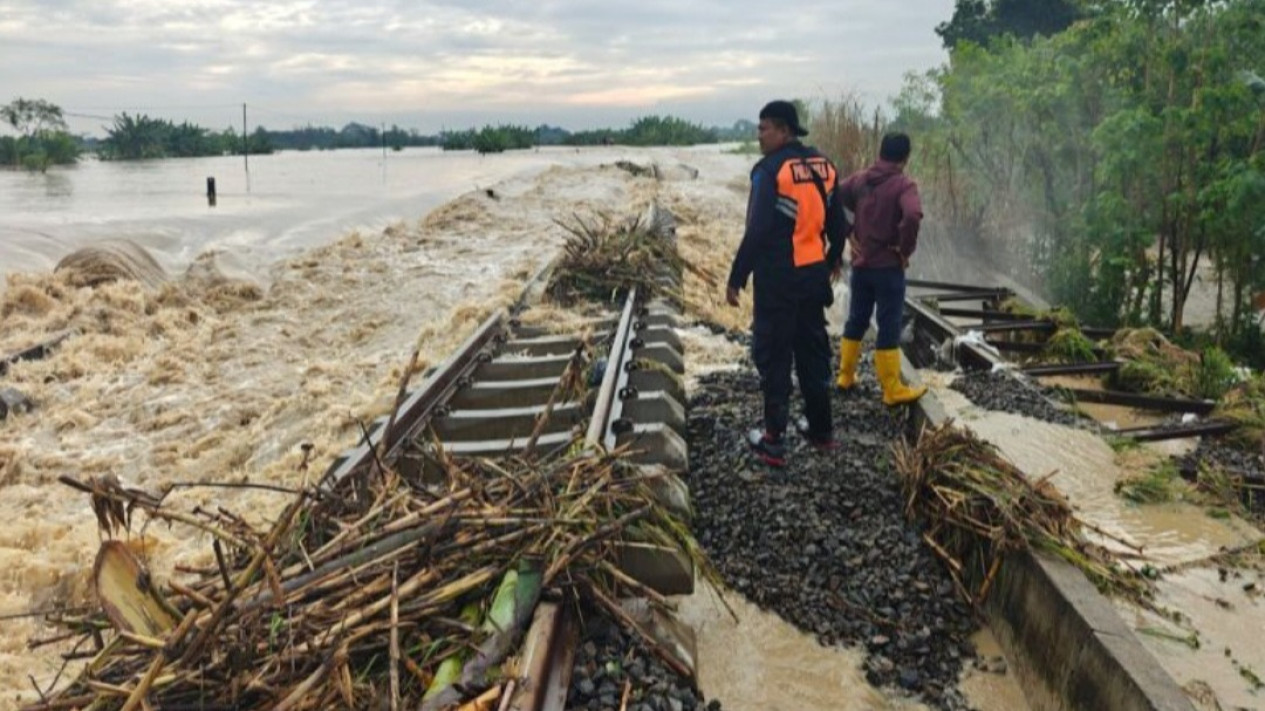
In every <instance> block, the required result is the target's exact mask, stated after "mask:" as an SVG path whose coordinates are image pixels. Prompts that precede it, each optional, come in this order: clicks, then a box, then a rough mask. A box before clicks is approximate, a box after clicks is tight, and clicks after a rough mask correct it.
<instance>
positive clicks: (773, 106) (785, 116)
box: [760, 101, 808, 136]
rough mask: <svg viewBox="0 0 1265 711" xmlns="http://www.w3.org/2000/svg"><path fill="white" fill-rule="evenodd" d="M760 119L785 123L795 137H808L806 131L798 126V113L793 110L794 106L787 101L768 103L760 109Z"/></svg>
mask: <svg viewBox="0 0 1265 711" xmlns="http://www.w3.org/2000/svg"><path fill="white" fill-rule="evenodd" d="M760 118H762V119H777V120H779V121H781V122H782V123H785V124H786V127H787V128H789V129H791V133H794V134H795V135H796V136H807V135H808V131H807V130H805V129H804V127H803V126H801V125H799V112H798V111H796V110H795V104H792V103H791V102H789V101H770V102H769V103H767V104H765V105H764V108H762V109H760Z"/></svg>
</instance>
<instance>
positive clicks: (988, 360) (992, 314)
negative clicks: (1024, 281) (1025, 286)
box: [905, 280, 1234, 441]
mask: <svg viewBox="0 0 1265 711" xmlns="http://www.w3.org/2000/svg"><path fill="white" fill-rule="evenodd" d="M909 283H910V286H911V287H913V291H914V292H915V293H913V294H911V295H910V296H908V297H907V298H906V299H905V317H906V319H907V321H908V322H909V325H910V331H911V332H912V339H911V341H912V342H911V345H910V347H909V348H907V349H906V350H907V351H908V352H909V354H910V358H911V360H913V362H914V364H915V365H917V366H920V367H928V366H933V365H936V364H937V363H938V364H941V365H950V366H953V367H961V368H964V369H966V370H974V371H980V370H983V371H991V372H1004V373H1006V374H1008V375H1010V376H1013V377H1016V378H1020V379H1022V376H1028V377H1029V378H1032V379H1034V380H1035V379H1038V378H1043V377H1052V376H1084V375H1093V374H1098V373H1112V372H1115V371H1118V370H1119V369H1120V368H1121V365H1122V364H1121V363H1120V362H1118V361H1115V360H1110V359H1108V358H1107V357H1106V356H1107V354H1106V353H1105V352H1104V351H1103V350H1102V349H1099V348H1094V349H1093V353H1094V355H1095V356H1096V357H1097V358H1098V359H1099V360H1098V361H1097V362H1090V363H1074V364H1056V365H1029V366H1025V365H1024V364H1022V363H1019V362H1016V361H1015V360H1014V359H1013V358H1012V357H1010V356H1009V355H1008V354H1020V355H1023V354H1028V355H1036V354H1040V353H1043V352H1044V351H1045V349H1046V344H1045V339H1046V338H1047V337H1048V336H1049V335H1050V334H1052V333H1053V332H1055V331H1056V330H1058V324H1056V323H1055V322H1054V321H1052V320H1049V319H1033V318H1031V317H1028V316H1016V315H1015V314H1012V313H1008V312H1003V311H1001V310H1000V308H999V305H1000V302H1001V301H1005V300H1007V299H1011V300H1013V299H1016V298H1017V297H1016V296H1015V295H1014V293H1013V292H1011V291H1009V290H1007V289H1003V288H986V287H979V286H975V285H965V284H963V285H954V284H948V283H945V282H922V281H918V280H910V282H909ZM932 287H934V288H935V289H937V292H936V293H934V294H925V293H917V292H918V289H919V288H932ZM946 295H948V296H951V297H953V298H951V299H949V300H950V301H962V300H979V301H981V305H982V306H983V308H981V309H958V308H941V307H940V305H939V304H940V302H943V301H945V298H944V297H945V296H946ZM1029 308H1030V307H1029ZM980 319H983V321H982V322H980ZM1017 319H1018V320H1017ZM1081 331H1082V333H1084V334H1085V335H1086V336H1089V337H1094V338H1110V337H1112V336H1114V335H1115V334H1116V333H1117V332H1116V331H1115V330H1113V329H1102V328H1083V329H1081ZM1002 333H1007V334H1013V333H1035V334H1040V340H1039V341H1037V342H1031V341H1015V340H1010V339H999V338H998V337H997V336H998V334H1002ZM946 361H947V362H946ZM1052 391H1053V392H1056V393H1060V394H1061V395H1062V396H1063V397H1064V398H1066V399H1069V400H1071V401H1072V402H1074V403H1094V404H1105V405H1118V406H1122V407H1129V408H1133V409H1135V410H1138V411H1142V412H1147V413H1156V414H1158V415H1164V414H1169V413H1190V414H1191V415H1197V416H1201V417H1203V416H1207V415H1209V414H1211V413H1212V411H1213V408H1214V405H1215V403H1213V402H1210V401H1205V400H1192V399H1189V398H1175V397H1160V396H1150V395H1139V394H1136V393H1129V392H1121V391H1115V390H1109V389H1105V388H1082V387H1071V386H1067V385H1061V384H1060V385H1055V386H1054V387H1053V388H1052ZM1051 405H1055V403H1054V401H1053V400H1051ZM1055 406H1057V405H1055ZM1233 428H1234V424H1233V423H1232V422H1228V421H1225V420H1217V419H1214V420H1195V421H1190V422H1181V423H1175V424H1166V425H1163V426H1147V427H1126V428H1121V429H1118V430H1117V431H1116V432H1115V434H1117V435H1118V436H1122V437H1127V438H1133V439H1136V440H1138V441H1160V440H1168V439H1183V438H1196V437H1202V436H1206V435H1208V434H1209V433H1214V434H1221V433H1226V432H1229V431H1231V430H1232V429H1233Z"/></svg>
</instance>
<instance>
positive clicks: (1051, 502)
mask: <svg viewBox="0 0 1265 711" xmlns="http://www.w3.org/2000/svg"><path fill="white" fill-rule="evenodd" d="M894 459H895V465H896V469H897V471H898V472H899V473H900V475H901V484H902V489H903V491H904V494H905V514H906V516H907V517H908V518H909V519H911V520H916V521H919V522H921V523H922V524H923V525H924V526H925V530H924V533H923V540H924V542H926V543H927V545H928V546H930V547H931V548H932V549H933V550H934V551H935V552H936V554H937V556H938V557H940V559H941V560H943V561H944V563H945V565H946V567H947V568H948V570H949V572H950V574H951V575H952V576H953V579H954V581H955V582H956V584H957V586H958V591H959V593H960V594H961V595H962V596H963V598H964V599H966V600H967V601H969V602H971V603H972V604H975V605H980V604H982V603H983V602H984V600H985V598H986V597H987V595H988V591H989V589H990V588H991V587H992V586H993V583H994V582H995V580H996V578H997V574H998V571H999V570H1000V568H1001V565H1002V562H1003V560H1004V559H1005V557H1006V555H1007V554H1008V553H1013V552H1016V551H1026V550H1031V549H1036V550H1041V551H1046V552H1049V553H1052V554H1054V555H1057V556H1059V557H1061V558H1063V559H1065V560H1067V561H1068V562H1070V563H1072V564H1073V565H1075V566H1076V567H1078V568H1080V569H1081V570H1082V571H1083V572H1084V573H1085V574H1086V576H1087V577H1088V578H1089V579H1090V580H1091V581H1092V582H1093V583H1094V584H1095V585H1097V586H1098V588H1099V589H1100V590H1102V591H1103V592H1105V593H1111V594H1117V595H1123V596H1126V597H1128V598H1130V599H1133V600H1135V601H1138V602H1140V603H1143V604H1145V601H1146V600H1149V599H1150V598H1152V597H1153V590H1152V584H1151V581H1150V580H1149V579H1148V578H1146V577H1145V576H1144V575H1141V574H1140V573H1139V572H1138V571H1135V570H1133V569H1132V568H1130V567H1129V565H1128V564H1127V562H1125V561H1124V560H1123V559H1122V558H1121V557H1120V556H1118V555H1117V554H1116V553H1114V552H1112V551H1111V550H1109V549H1107V548H1106V547H1104V546H1103V545H1099V544H1098V543H1095V542H1093V541H1091V540H1089V539H1088V538H1087V536H1086V532H1087V531H1090V532H1093V533H1095V534H1097V535H1098V536H1100V537H1102V538H1104V539H1109V540H1111V541H1113V542H1114V543H1116V544H1118V545H1121V546H1124V547H1126V548H1130V549H1133V550H1134V551H1137V552H1140V551H1138V550H1137V548H1136V547H1135V546H1133V545H1132V544H1129V543H1128V542H1126V541H1123V540H1120V539H1119V538H1117V537H1115V536H1112V535H1110V534H1109V533H1106V532H1104V531H1102V530H1101V529H1099V528H1096V527H1094V526H1091V525H1089V524H1087V523H1085V522H1083V521H1081V520H1080V519H1079V518H1077V517H1076V515H1075V514H1074V513H1073V511H1072V507H1071V505H1070V504H1069V503H1068V502H1067V499H1065V498H1064V497H1063V495H1062V494H1060V493H1059V492H1058V490H1056V489H1055V487H1054V485H1053V484H1051V483H1050V481H1049V476H1046V477H1044V478H1041V479H1038V480H1035V481H1033V480H1029V479H1028V477H1026V476H1025V475H1024V474H1023V472H1021V471H1019V470H1018V469H1017V468H1016V467H1015V466H1014V465H1013V464H1011V463H1010V462H1008V461H1006V460H1005V459H1004V458H1003V457H1002V456H1001V455H1000V454H999V453H998V452H997V450H996V448H995V447H993V446H992V445H991V444H989V443H987V442H985V441H983V440H981V439H979V438H978V437H976V436H975V434H974V433H972V432H971V431H970V430H968V429H965V428H959V427H955V426H954V425H953V422H952V421H950V422H946V423H945V424H943V425H941V426H940V427H937V428H933V429H932V428H929V429H924V430H923V431H922V432H921V433H920V434H919V437H918V441H917V443H916V444H915V445H913V446H910V445H908V444H906V443H904V442H899V443H897V445H896V448H895V457H894Z"/></svg>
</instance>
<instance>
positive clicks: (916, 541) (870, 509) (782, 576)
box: [688, 358, 977, 709]
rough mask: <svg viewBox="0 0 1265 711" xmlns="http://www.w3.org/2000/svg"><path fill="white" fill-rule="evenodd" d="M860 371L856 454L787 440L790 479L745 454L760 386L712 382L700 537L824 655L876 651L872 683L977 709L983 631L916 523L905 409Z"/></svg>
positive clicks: (695, 434) (699, 399) (695, 439)
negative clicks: (970, 675) (907, 495)
mask: <svg viewBox="0 0 1265 711" xmlns="http://www.w3.org/2000/svg"><path fill="white" fill-rule="evenodd" d="M861 371H862V372H861V380H860V383H859V385H858V386H857V388H856V389H855V391H854V392H852V393H849V394H836V395H835V398H834V414H835V423H836V436H837V437H838V438H839V439H840V441H841V442H842V443H843V445H844V446H843V448H842V449H841V450H840V451H838V452H833V453H829V454H827V453H820V452H817V451H815V450H813V449H811V448H810V447H808V446H807V445H806V443H804V442H803V441H802V439H801V438H799V437H798V436H797V435H796V434H795V433H793V432H792V433H788V435H787V444H788V448H789V452H788V458H789V460H790V461H789V466H788V467H787V468H786V469H785V470H773V469H770V468H768V467H765V466H764V465H762V464H760V463H758V462H757V461H755V460H754V459H753V458H752V457H751V455H750V454H749V453H748V451H747V449H746V445H745V438H744V437H745V433H746V431H747V430H748V429H750V428H751V427H753V426H754V425H755V423H756V422H757V416H758V413H759V412H760V410H761V406H760V403H761V400H760V393H759V388H758V381H757V376H756V375H755V374H754V373H753V372H751V371H749V370H747V371H741V372H737V373H728V372H726V373H715V374H711V375H707V376H704V377H703V378H701V380H700V384H699V388H698V391H697V392H696V394H695V395H694V397H693V398H692V399H691V401H690V416H689V444H690V473H689V477H688V480H689V485H690V490H691V495H692V497H693V500H694V505H695V509H696V512H697V513H696V516H695V519H694V522H693V528H694V533H695V535H696V536H697V537H698V540H699V542H700V543H701V544H702V545H703V547H704V548H705V549H706V550H707V552H708V554H709V555H710V556H711V557H712V560H713V562H714V563H715V564H716V566H717V568H718V569H719V571H720V573H721V575H722V577H723V578H724V580H725V582H726V583H727V584H728V585H729V586H730V587H732V588H734V589H735V590H738V591H739V592H741V593H742V594H743V595H745V596H746V597H747V598H749V599H751V600H752V601H754V602H755V603H757V604H758V605H760V606H761V607H762V608H765V609H768V610H772V611H773V612H775V613H777V614H778V615H780V616H781V617H782V618H784V619H786V620H788V621H790V622H791V623H793V624H795V625H796V626H797V627H799V628H800V629H802V630H804V631H806V632H809V633H810V634H814V635H815V636H816V637H817V639H818V640H819V641H820V642H821V643H822V644H825V645H834V644H847V645H858V646H861V647H863V648H865V649H866V650H867V653H868V654H867V660H866V662H865V671H866V677H867V678H868V680H869V681H870V682H871V683H872V684H874V685H876V686H885V687H891V688H896V689H903V690H905V691H906V692H909V693H910V694H913V695H916V696H920V697H922V699H923V700H924V701H926V702H928V703H929V704H931V705H932V706H935V707H937V708H943V709H962V708H968V706H967V704H966V703H965V702H964V701H963V699H962V697H961V694H960V693H959V692H958V691H957V689H956V688H955V685H956V682H957V679H958V675H959V672H960V670H961V669H962V666H963V661H964V659H969V658H972V657H973V655H974V652H973V649H972V646H971V644H970V643H969V641H968V638H969V636H970V635H971V634H972V633H973V632H974V631H975V630H976V629H977V626H976V623H975V621H974V619H973V617H972V614H971V611H970V609H969V608H968V607H967V606H966V605H965V604H963V603H962V602H961V601H960V600H959V599H958V597H957V595H956V592H955V590H954V588H953V584H952V582H951V580H950V578H949V577H948V575H947V574H946V573H945V572H944V570H943V569H942V567H941V565H940V563H939V561H938V560H937V559H936V558H935V557H934V556H933V554H932V553H931V552H930V551H929V550H928V549H927V548H926V547H925V546H924V545H923V543H922V542H921V539H920V535H919V531H918V530H917V529H916V528H915V527H914V526H912V525H911V524H909V523H907V522H906V520H905V517H904V513H903V500H902V497H901V494H900V490H899V483H898V481H897V478H896V474H895V473H894V471H893V470H892V467H891V463H890V462H891V456H890V447H891V443H892V442H893V441H894V440H895V439H896V438H897V437H898V436H899V435H900V434H901V432H902V423H901V421H900V420H899V416H900V414H899V413H902V412H904V410H903V409H901V410H889V409H888V408H886V407H884V406H883V405H882V403H881V401H880V399H879V393H878V386H877V383H875V381H874V378H873V374H872V372H873V371H872V366H871V365H870V363H869V359H868V358H867V359H864V360H863V363H862V368H861Z"/></svg>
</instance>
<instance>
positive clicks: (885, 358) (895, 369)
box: [874, 348, 927, 405]
mask: <svg viewBox="0 0 1265 711" xmlns="http://www.w3.org/2000/svg"><path fill="white" fill-rule="evenodd" d="M874 370H876V371H878V382H879V384H880V385H882V386H883V404H884V405H902V404H904V403H907V402H913V401H915V400H917V399H918V398H920V397H922V396H923V393H925V392H927V387H926V386H925V385H924V386H919V387H916V388H911V387H909V386H908V385H906V384H904V383H903V382H901V379H900V349H899V348H889V349H887V350H881V351H874Z"/></svg>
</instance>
